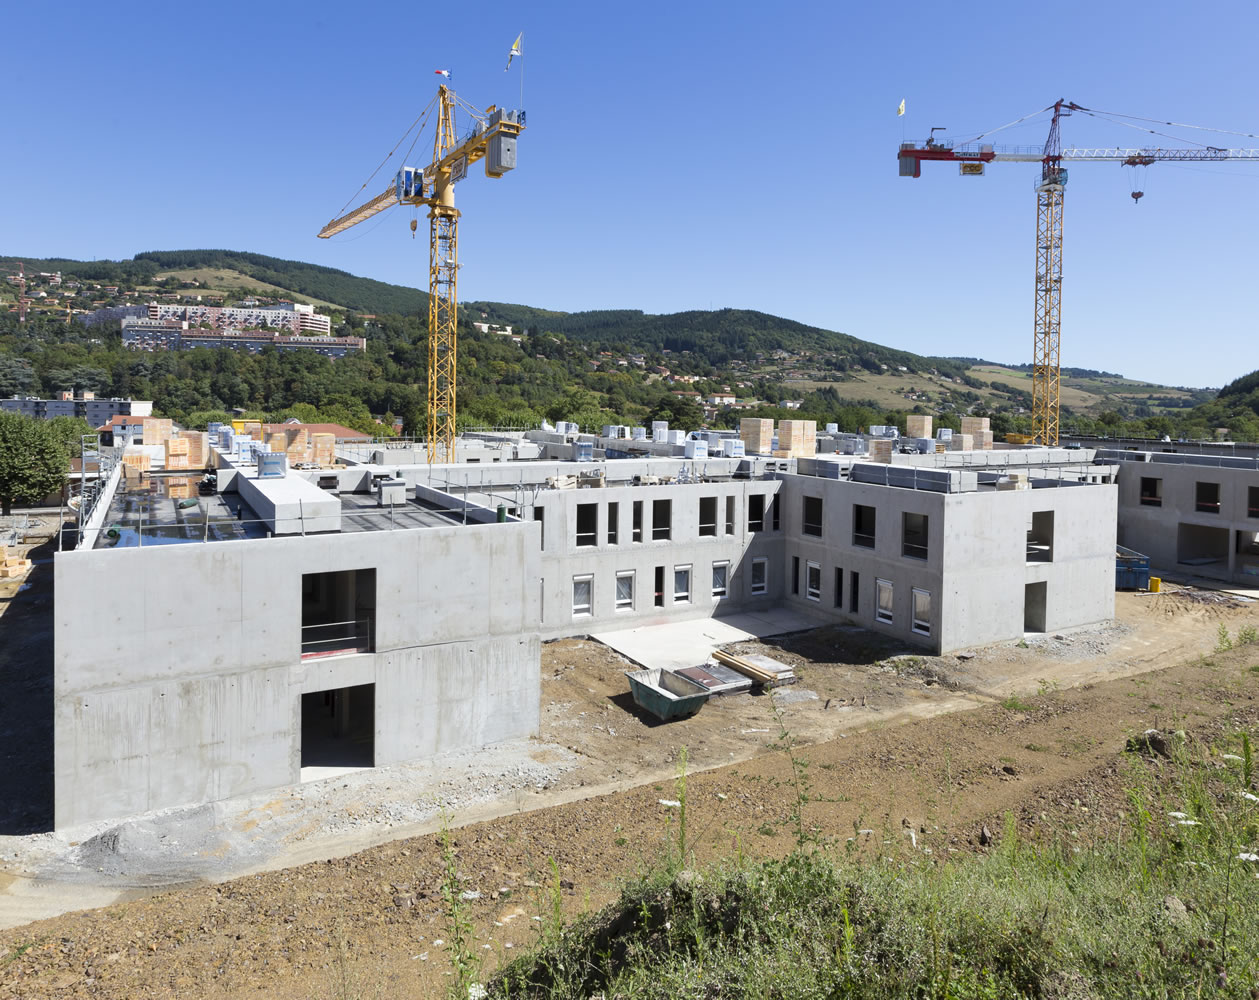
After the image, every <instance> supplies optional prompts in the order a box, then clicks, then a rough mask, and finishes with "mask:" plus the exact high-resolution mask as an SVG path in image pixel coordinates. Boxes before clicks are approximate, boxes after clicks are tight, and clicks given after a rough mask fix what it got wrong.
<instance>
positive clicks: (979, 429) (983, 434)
mask: <svg viewBox="0 0 1259 1000" xmlns="http://www.w3.org/2000/svg"><path fill="white" fill-rule="evenodd" d="M962 433H963V434H970V435H972V436H973V438H974V443H975V445H974V446H975V448H976V449H978V450H981V451H992V425H991V421H990V420H989V419H988V418H987V417H963V418H962Z"/></svg>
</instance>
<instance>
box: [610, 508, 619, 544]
mask: <svg viewBox="0 0 1259 1000" xmlns="http://www.w3.org/2000/svg"><path fill="white" fill-rule="evenodd" d="M620 521H621V505H620V504H619V503H610V504H608V544H609V545H615V544H616V540H617V536H618V534H619V533H620V527H621V525H620Z"/></svg>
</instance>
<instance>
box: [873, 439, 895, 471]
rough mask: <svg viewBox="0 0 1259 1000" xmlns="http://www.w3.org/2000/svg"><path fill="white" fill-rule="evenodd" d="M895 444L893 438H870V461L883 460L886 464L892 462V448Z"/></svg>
mask: <svg viewBox="0 0 1259 1000" xmlns="http://www.w3.org/2000/svg"><path fill="white" fill-rule="evenodd" d="M895 444H896V442H895V441H894V440H893V439H892V438H870V441H869V447H870V456H869V459H870V461H871V462H882V463H883V464H884V465H889V464H891V461H892V448H893V446H894V445H895Z"/></svg>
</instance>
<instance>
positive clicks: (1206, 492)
mask: <svg viewBox="0 0 1259 1000" xmlns="http://www.w3.org/2000/svg"><path fill="white" fill-rule="evenodd" d="M1194 510H1196V511H1197V512H1198V513H1199V514H1218V513H1219V512H1220V484H1219V483H1195V484H1194Z"/></svg>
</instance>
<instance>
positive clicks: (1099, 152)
mask: <svg viewBox="0 0 1259 1000" xmlns="http://www.w3.org/2000/svg"><path fill="white" fill-rule="evenodd" d="M1044 110H1045V111H1052V112H1053V118H1052V119H1051V121H1050V126H1049V137H1048V139H1046V141H1045V145H1044V148H1043V149H1038V148H1036V147H1027V146H993V145H990V144H987V143H984V144H980V143H974V142H972V143H964V144H960V145H955V144H953V143H951V142H948V141H941V140H937V139H936V138H935V132H936V130H935V129H932V137H931V138H928V139H927V140H926V141H925V142H924V143H923V144H922V145H921V146H920V145H918V144H916V143H913V142H903V143H901V145H900V149H899V151H898V152H897V162H898V163H899V165H900V175H901V176H902V177H921V176H922V164H923V163H924V162H925V161H944V162H948V163H957V164H958V165H959V167H958V169H959V172H960V173H961V175H962V176H963V177H978V176H982V175H983V173H984V168H985V167H986V165H987V164H989V163H1040V165H1041V176H1040V181H1039V182H1038V183H1037V185H1036V310H1035V329H1034V333H1033V349H1032V440H1033V441H1034V442H1035V443H1037V444H1045V445H1056V444H1057V443H1058V432H1059V389H1060V385H1061V381H1062V368H1061V365H1060V352H1059V346H1060V342H1061V333H1062V209H1063V195H1064V194H1065V192H1066V186H1067V168H1066V167H1065V166H1063V164H1064V163H1068V162H1073V161H1074V162H1107V163H1118V164H1120V165H1122V166H1127V167H1135V166H1149V165H1150V164H1152V163H1159V162H1163V161H1184V162H1203V163H1218V162H1220V161H1223V160H1259V149H1223V148H1221V147H1219V146H1201V147H1197V148H1186V149H1176V148H1170V149H1169V148H1163V147H1158V146H1150V147H1144V148H1140V149H1124V148H1120V147H1114V146H1110V147H1082V148H1081V147H1072V148H1068V149H1065V150H1064V149H1063V148H1062V145H1061V138H1060V129H1059V126H1060V122H1061V119H1062V118H1064V117H1066V116H1067V115H1070V114H1071V113H1072V112H1075V111H1079V112H1082V113H1084V114H1093V113H1094V112H1092V111H1090V109H1088V108H1085V107H1081V106H1080V105H1078V104H1076V103H1074V102H1073V101H1063V100H1059V101H1055V102H1054V104H1053V105H1051V106H1050V107H1048V108H1045V109H1044ZM1140 197H1141V192H1134V193H1133V198H1134V200H1135V199H1137V198H1140Z"/></svg>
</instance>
